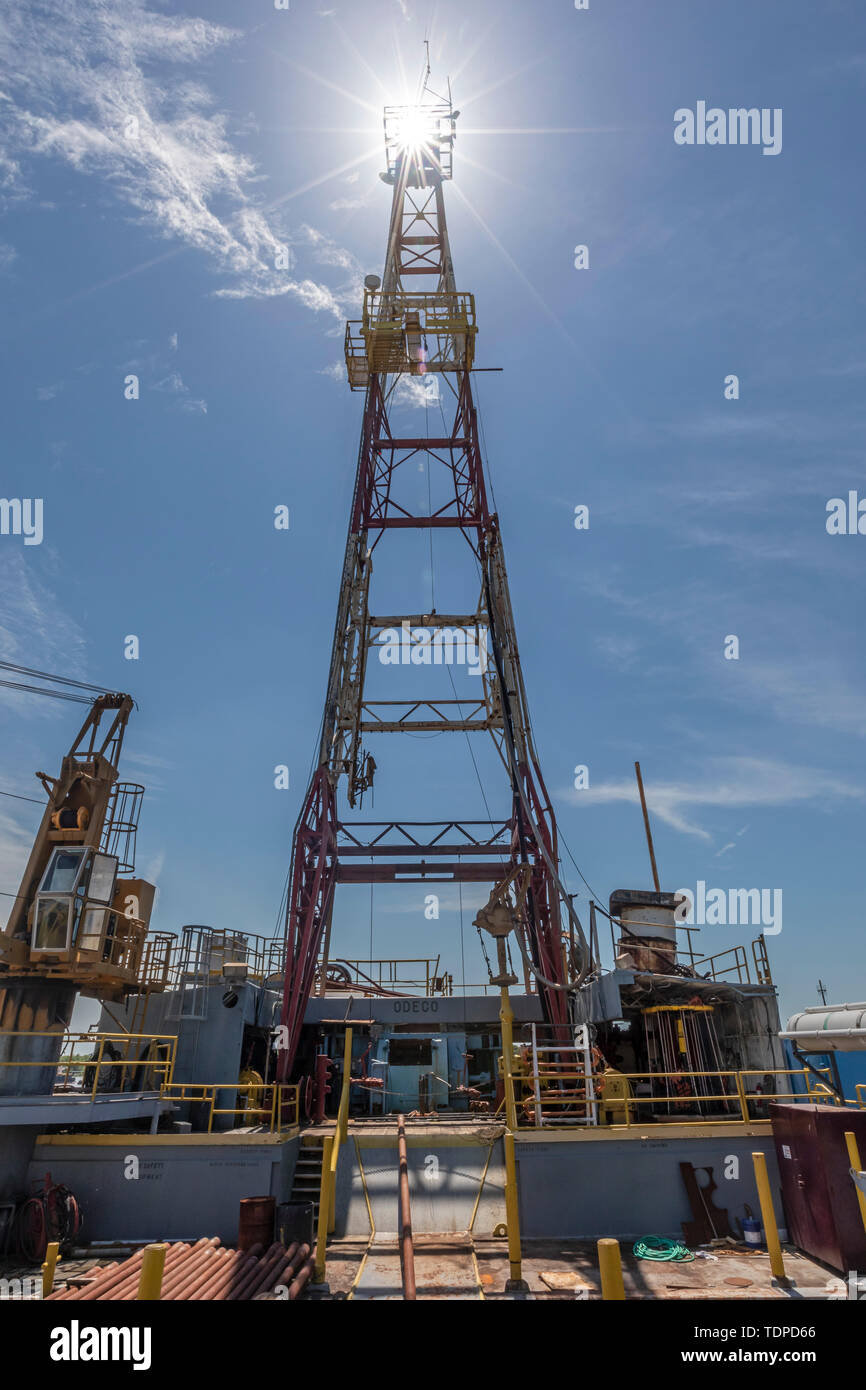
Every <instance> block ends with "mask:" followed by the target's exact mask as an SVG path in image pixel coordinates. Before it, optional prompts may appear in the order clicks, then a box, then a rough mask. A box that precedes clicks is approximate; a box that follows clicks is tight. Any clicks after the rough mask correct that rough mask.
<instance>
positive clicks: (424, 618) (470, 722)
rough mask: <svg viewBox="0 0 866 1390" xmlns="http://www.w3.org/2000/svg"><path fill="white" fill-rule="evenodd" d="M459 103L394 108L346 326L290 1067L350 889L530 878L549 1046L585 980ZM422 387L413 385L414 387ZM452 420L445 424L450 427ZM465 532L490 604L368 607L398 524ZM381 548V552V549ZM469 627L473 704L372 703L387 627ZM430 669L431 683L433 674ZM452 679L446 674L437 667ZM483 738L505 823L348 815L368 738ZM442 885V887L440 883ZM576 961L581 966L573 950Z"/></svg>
mask: <svg viewBox="0 0 866 1390" xmlns="http://www.w3.org/2000/svg"><path fill="white" fill-rule="evenodd" d="M457 115H458V113H456V112H454V111H453V109H452V106H451V102H450V100H449V101H447V102H442V101H437V103H436V104H425V105H420V106H415V107H388V108H386V110H385V148H386V154H387V169H386V171H385V172H384V173H383V174H382V176H381V177H382V179H383V181H384V182H385V183H386V184H388V185H389V186H391V187H392V188H393V197H392V204H391V219H390V226H389V232H388V247H387V253H386V258H385V269H384V273H383V276H382V279H381V281H380V280H379V277H378V276H375V275H371V276H368V277H367V279H366V281H365V285H366V288H365V291H364V303H363V311H362V317H361V319H360V320H359V321H357V322H350V323H349V324H347V327H346V338H345V352H346V369H347V375H348V382H349V386H350V388H351V389H352V390H353V391H358V392H360V391H363V392H364V417H363V424H362V428H361V441H360V449H359V454H358V463H357V472H356V478H355V488H354V495H353V498H352V507H351V515H350V520H349V531H348V537H347V541H346V553H345V560H344V563H343V574H342V581H341V586H340V598H339V604H338V609H337V620H336V626H335V630H334V642H333V649H332V655H331V663H330V671H329V675H328V688H327V695H326V700H325V710H324V719H323V726H322V735H321V742H320V746H319V754H318V764H317V767H316V770H315V772H314V774H313V777H312V781H311V783H310V786H309V789H308V792H307V796H306V799H305V801H304V805H303V808H302V811H301V814H300V817H299V819H298V822H297V826H296V830H295V837H294V844H293V852H292V863H291V869H290V874H289V892H288V898H287V905H286V974H285V989H284V996H283V1011H282V1023H283V1025H284V1026H285V1028H286V1030H287V1034H286V1038H287V1046H286V1047H285V1048H284V1050H283V1052H282V1058H281V1066H282V1075H283V1076H286V1075H288V1073H289V1071H290V1070H291V1067H292V1064H293V1061H294V1058H295V1054H296V1051H297V1046H298V1039H299V1035H300V1030H301V1026H302V1024H303V1018H304V1010H305V1007H306V1004H307V1001H308V999H309V997H310V994H311V992H312V990H313V988H314V984H315V981H316V979H317V973H318V978H319V979H320V980H321V979H323V978H324V972H325V970H326V967H327V961H328V950H329V941H330V929H331V918H332V913H333V907H334V894H335V889H336V886H337V884H338V883H384V882H395V881H398V880H399V881H400V882H401V883H404V882H406V881H407V880H408V881H411V880H412V878H413V877H414V878H415V880H416V881H426V882H430V881H433V882H437V881H439V882H441V881H447V882H465V881H472V882H488V883H491V884H497V883H502V882H503V881H504V880H506V879H509V880H510V881H512V882H514V881H518V882H519V883H520V884H521V885H522V892H521V893H520V895H519V900H518V904H517V907H518V911H517V913H516V916H517V918H518V924H517V928H516V936H517V943H518V945H519V947H520V949H521V953H522V955H523V959H524V961H525V962H526V963H527V969H530V970H531V971H532V974H533V975H534V977H535V980H536V984H537V989H538V992H539V995H540V998H541V1002H542V1007H543V1010H544V1014H545V1018H546V1020H547V1022H548V1024H550V1025H551V1026H552V1028H553V1030H554V1037H557V1038H561V1039H562V1040H563V1041H566V1040H567V1037H568V1023H569V1013H568V1002H567V999H568V995H567V991H568V989H569V988H574V987H575V986H576V984H577V983H578V982H579V979H580V978H582V976H583V969H578V970H576V971H573V972H570V970H569V965H568V963H567V960H566V954H565V951H564V946H563V932H562V910H563V909H564V911H565V912H566V914H567V915H568V917H569V919H570V926H571V936H572V940H573V941H574V940H575V939H576V940H577V942H579V952H578V953H575V954H579V955H580V959H581V961H582V965H583V966H584V967H585V964H586V959H587V947H586V941H585V938H584V936H583V932H582V930H581V927H580V923H579V922H578V920H577V917H576V915H575V913H574V910H573V908H572V905H571V902H570V900H569V899H568V898H567V896H566V895H565V893H564V890H563V888H562V884H561V883H560V881H559V877H558V857H557V838H556V824H555V820H554V815H553V810H552V807H551V804H550V799H549V797H548V795H547V791H546V789H545V786H544V781H543V778H542V775H541V771H540V768H539V765H538V760H537V757H536V754H535V750H534V747H533V742H532V734H531V729H530V723H529V713H528V707H527V701H526V692H525V690H524V685H523V678H522V675H521V670H520V660H519V656H518V649H517V638H516V634H515V627H514V619H513V615H512V609H511V601H510V598H509V592H508V578H507V574H506V568H505V558H504V554H503V549H502V540H501V537H500V532H499V524H498V519H497V516H496V514H495V513H494V512H492V511H491V510H490V507H489V504H488V495H487V488H486V485H485V478H484V467H483V462H482V452H481V447H480V442H479V428H478V419H477V414H476V407H475V403H474V400H473V392H472V372H473V370H474V362H475V343H476V337H477V333H478V328H477V324H476V318H475V300H474V296H473V295H471V294H468V293H466V292H464V291H461V290H458V288H457V282H456V280H455V275H454V267H453V263H452V259H451V249H450V245H449V240H448V229H447V223H446V216H445V202H444V196H443V184H444V183H445V182H446V181H447V180H448V179H450V178H451V173H452V157H453V147H454V141H455V122H456V119H457ZM407 379H408V380H409V381H410V382H411V381H413V380H414V381H415V382H416V383H419V384H420V385H421V386H422V387H423V388H424V389H425V390H426V389H427V388H428V386H429V383H431V382H432V381H435V383H436V393H437V397H438V400H437V404H440V403H441V409H442V418H443V422H445V423H444V427H443V430H442V433H441V434H439V435H430V434H426V435H424V436H423V437H422V436H420V435H415V436H409V435H406V434H405V432H404V433H402V434H401V433H400V432H399V430H398V428H397V426H396V424H395V425H394V427H393V428H392V421H393V418H394V415H395V414H396V412H395V410H394V404H395V400H396V399H397V398H398V389H399V387H400V384H401V382H403V383H405V381H406V380H407ZM416 389H417V387H416ZM449 416H450V424H448V423H447V421H448V418H449ZM415 459H420V460H423V461H424V464H425V466H426V468H427V469H428V470H440V475H439V481H440V482H441V481H442V480H443V479H444V485H445V494H446V496H447V500H446V501H445V502H444V503H443V504H442V505H439V506H436V507H435V508H434V507H433V506H432V504H431V507H430V508H429V510H428V514H426V515H420V514H419V513H418V511H417V507H415V506H413V505H411V503H410V494H409V490H408V489H407V487H406V484H405V478H406V474H407V472H408V470H407V468H406V465H407V464H408V463H409V462H410V460H415ZM446 528H451V529H454V530H456V531H459V532H460V533H461V535H462V536H463V537H464V538H465V540H466V542H467V544H468V545H469V547H470V549H471V551H472V554H473V556H474V558H475V562H476V565H477V571H478V574H479V576H480V581H481V582H480V593H477V592H476V593H475V594H473V595H472V596H470V597H469V598H468V602H467V605H466V607H465V609H464V612H463V613H462V614H459V615H454V614H447V615H444V614H443V615H440V614H437V612H436V611H435V608H434V609H433V610H432V611H431V612H430V613H426V614H420V615H419V614H393V613H392V614H389V615H388V616H384V617H380V616H376V615H375V614H374V613H373V612H371V607H370V603H371V579H372V571H373V558H374V555H375V554H376V552H377V550H378V548H379V547H380V546H382V545H383V544H384V545H387V542H388V538H389V537H390V536H391V535H392V533H393V532H395V531H400V530H406V529H412V530H415V531H429V532H433V531H435V530H444V529H446ZM379 553H380V554H381V552H379ZM407 627H411V628H419V627H420V628H424V629H425V630H426V631H427V632H429V634H430V640H433V639H434V638H435V636H436V634H437V633H439V634H440V635H441V632H442V631H443V630H445V629H448V630H450V631H453V630H454V629H456V628H463V629H466V628H470V627H474V628H475V629H476V631H477V633H478V634H479V640H481V639H482V635H484V636H483V640H484V641H486V654H487V658H488V659H487V662H486V664H485V671H484V674H483V679H482V681H481V683H480V684H481V688H480V690H479V694H478V697H477V698H476V699H474V700H473V699H470V698H463V699H457V698H453V699H451V698H449V699H438V698H435V697H431V698H429V699H425V698H422V699H417V698H407V699H403V700H396V699H392V700H375V699H371V698H368V697H367V695H366V694H365V678H366V675H367V665H368V656H369V653H370V650H371V647H373V648H375V644H376V641H377V638H378V637H379V635H380V634H381V633H382V632H383V631H384V630H386V629H392V630H393V629H397V630H400V629H402V630H404V631H405V630H406V629H407ZM431 674H432V672H431ZM435 674H436V675H439V676H441V672H436V673H435ZM477 731H487V732H489V734H490V735H492V738H493V740H494V743H495V745H496V747H497V750H498V752H499V754H500V758H501V761H502V764H503V767H504V771H505V777H504V778H503V787H502V790H503V791H504V792H505V794H506V795H510V802H511V809H510V814H509V815H508V816H505V817H503V818H502V819H501V820H499V821H494V820H490V821H483V822H479V821H472V822H469V821H461V820H460V819H459V817H455V818H454V819H453V820H450V821H442V822H436V823H432V822H429V821H424V820H423V819H419V820H415V821H392V822H389V823H388V824H387V825H386V826H383V823H382V822H362V821H355V820H352V821H348V820H346V819H344V818H343V816H342V814H341V813H340V811H339V810H338V792H340V793H341V792H342V790H343V789H342V788H341V782H344V794H345V799H346V802H347V804H348V807H349V809H350V810H354V809H355V808H356V807H359V806H360V804H361V801H362V798H363V796H364V793H365V792H367V791H368V790H369V789H370V787H371V785H372V780H373V775H374V773H375V770H376V763H375V761H374V759H373V758H372V755H371V754H370V753H368V752H367V751H366V749H365V747H364V742H363V741H364V737H365V735H368V734H375V735H386V734H394V735H401V734H402V735H404V736H405V734H406V733H419V732H437V733H446V732H449V733H457V734H463V735H464V736H465V735H467V734H471V733H474V732H477ZM431 875H432V877H431ZM572 959H574V955H573V957H572Z"/></svg>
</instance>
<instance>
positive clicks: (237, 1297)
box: [48, 1236, 315, 1303]
mask: <svg viewBox="0 0 866 1390" xmlns="http://www.w3.org/2000/svg"><path fill="white" fill-rule="evenodd" d="M143 1256H144V1251H143V1250H137V1251H136V1253H135V1254H134V1255H132V1256H130V1258H129V1259H128V1260H123V1261H122V1262H121V1263H117V1262H115V1263H113V1264H109V1265H103V1267H102V1268H101V1269H99V1270H97V1271H96V1273H95V1277H94V1278H93V1279H92V1280H91V1281H90V1282H88V1283H87V1284H86V1285H84V1286H83V1287H78V1288H72V1287H68V1288H65V1289H63V1290H59V1291H58V1292H56V1293H52V1294H49V1295H48V1300H49V1301H51V1300H53V1301H55V1302H58V1303H59V1302H63V1301H66V1302H70V1303H71V1302H77V1303H85V1302H96V1303H100V1302H115V1301H117V1302H130V1301H132V1300H133V1299H135V1298H137V1296H138V1284H139V1280H140V1278H141V1262H142V1259H143ZM314 1265H315V1260H314V1259H313V1258H312V1256H311V1254H310V1247H309V1245H299V1244H298V1242H297V1241H293V1242H292V1244H291V1245H289V1246H285V1245H282V1244H281V1243H280V1242H279V1241H275V1242H274V1244H273V1245H271V1246H269V1247H268V1248H267V1249H265V1248H264V1246H263V1245H261V1244H258V1245H252V1246H251V1247H250V1248H249V1250H230V1249H226V1248H224V1247H222V1246H221V1245H220V1242H219V1238H218V1237H217V1236H211V1237H209V1238H208V1237H202V1239H201V1240H198V1241H196V1243H195V1244H194V1245H188V1244H186V1243H184V1242H183V1241H178V1242H176V1243H174V1244H170V1245H169V1246H168V1248H167V1250H166V1254H165V1267H164V1271H163V1276H162V1291H161V1293H160V1300H161V1301H162V1302H168V1303H171V1302H190V1303H196V1302H226V1303H238V1302H246V1301H247V1300H248V1299H251V1298H257V1297H260V1296H261V1295H263V1294H269V1293H272V1292H273V1291H274V1289H276V1287H277V1286H278V1285H282V1286H283V1287H284V1288H287V1289H288V1297H289V1299H290V1300H294V1299H296V1298H297V1297H298V1295H299V1294H300V1293H301V1291H302V1290H303V1289H304V1287H305V1286H306V1284H307V1283H308V1282H309V1280H310V1276H311V1274H312V1272H313V1268H314Z"/></svg>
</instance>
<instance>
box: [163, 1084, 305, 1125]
mask: <svg viewBox="0 0 866 1390" xmlns="http://www.w3.org/2000/svg"><path fill="white" fill-rule="evenodd" d="M221 1091H235V1092H238V1091H241V1092H243V1093H245V1094H246V1095H247V1096H249V1097H250V1098H252V1093H253V1092H254V1091H255V1092H258V1091H262V1092H264V1093H265V1095H266V1096H267V1095H268V1094H269V1095H270V1101H269V1103H268V1104H266V1105H233V1106H218V1105H217V1103H216V1101H217V1096H218V1095H219V1094H220V1092H221ZM160 1098H161V1099H164V1100H176V1101H181V1102H191V1103H194V1104H203V1105H207V1106H209V1107H210V1109H209V1114H208V1126H207V1132H208V1134H212V1133H213V1122H214V1116H215V1115H264V1116H266V1117H267V1121H266V1122H267V1127H268V1132H269V1133H270V1134H276V1133H279V1132H280V1131H281V1130H282V1129H284V1128H287V1127H288V1128H295V1127H296V1126H297V1124H298V1117H299V1113H300V1111H299V1106H300V1088H299V1087H298V1086H289V1085H284V1084H282V1083H279V1082H266V1083H264V1084H262V1083H260V1082H258V1081H246V1082H240V1081H225V1082H200V1081H173V1082H171V1083H168V1084H166V1085H164V1086H162V1087H160ZM287 1105H288V1106H289V1107H290V1112H291V1118H290V1120H289V1122H288V1126H287V1125H286V1124H285V1122H284V1119H283V1111H284V1108H285V1107H286V1106H287Z"/></svg>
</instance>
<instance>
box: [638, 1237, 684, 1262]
mask: <svg viewBox="0 0 866 1390" xmlns="http://www.w3.org/2000/svg"><path fill="white" fill-rule="evenodd" d="M632 1250H633V1253H634V1255H635V1256H636V1257H637V1259H639V1260H675V1261H676V1262H677V1263H678V1264H684V1263H685V1262H686V1261H687V1260H693V1259H694V1258H695V1257H694V1255H693V1253H692V1251H691V1250H690V1249H689V1247H688V1246H687V1245H683V1244H682V1242H681V1241H679V1240H668V1238H667V1236H643V1237H642V1238H641V1239H640V1240H636V1241H635V1243H634V1245H633V1246H632Z"/></svg>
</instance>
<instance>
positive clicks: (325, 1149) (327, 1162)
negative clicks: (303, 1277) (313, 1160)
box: [313, 1134, 334, 1284]
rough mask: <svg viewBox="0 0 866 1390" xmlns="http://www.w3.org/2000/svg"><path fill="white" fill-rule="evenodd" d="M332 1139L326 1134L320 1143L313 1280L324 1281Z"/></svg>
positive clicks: (317, 1282) (329, 1206) (329, 1210)
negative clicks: (320, 1156) (320, 1164)
mask: <svg viewBox="0 0 866 1390" xmlns="http://www.w3.org/2000/svg"><path fill="white" fill-rule="evenodd" d="M333 1147H334V1140H333V1138H332V1137H331V1135H330V1134H329V1135H327V1136H326V1138H325V1139H324V1141H323V1143H322V1181H321V1184H320V1186H319V1222H318V1227H317V1231H316V1270H315V1273H314V1275H313V1282H314V1283H316V1284H323V1283H324V1282H325V1246H326V1244H327V1242H328V1218H329V1216H330V1212H331V1150H332V1149H333Z"/></svg>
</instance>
